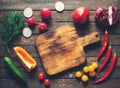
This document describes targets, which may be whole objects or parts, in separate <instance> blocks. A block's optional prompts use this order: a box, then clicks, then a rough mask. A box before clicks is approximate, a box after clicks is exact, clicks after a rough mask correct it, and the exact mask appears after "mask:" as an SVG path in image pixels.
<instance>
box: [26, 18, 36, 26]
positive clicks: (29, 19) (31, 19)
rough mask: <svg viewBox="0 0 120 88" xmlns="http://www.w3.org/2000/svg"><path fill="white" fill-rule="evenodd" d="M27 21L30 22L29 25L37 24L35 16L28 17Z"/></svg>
mask: <svg viewBox="0 0 120 88" xmlns="http://www.w3.org/2000/svg"><path fill="white" fill-rule="evenodd" d="M27 23H28V24H29V25H35V24H36V21H35V19H34V18H32V17H31V18H28V19H27Z"/></svg>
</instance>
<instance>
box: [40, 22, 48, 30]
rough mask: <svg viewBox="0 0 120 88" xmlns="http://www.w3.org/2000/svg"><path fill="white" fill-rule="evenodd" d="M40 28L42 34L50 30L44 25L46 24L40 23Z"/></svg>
mask: <svg viewBox="0 0 120 88" xmlns="http://www.w3.org/2000/svg"><path fill="white" fill-rule="evenodd" d="M38 28H39V29H40V31H41V32H45V31H47V30H48V29H47V28H48V27H47V24H46V23H44V22H41V23H39V24H38Z"/></svg>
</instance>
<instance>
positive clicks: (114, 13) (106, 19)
mask: <svg viewBox="0 0 120 88" xmlns="http://www.w3.org/2000/svg"><path fill="white" fill-rule="evenodd" d="M118 20H119V11H118V8H117V7H115V6H109V9H108V12H107V10H105V9H103V8H98V9H97V10H96V12H95V21H96V23H97V24H98V25H99V26H112V25H114V24H116V23H117V22H118Z"/></svg>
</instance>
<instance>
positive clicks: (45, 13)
mask: <svg viewBox="0 0 120 88" xmlns="http://www.w3.org/2000/svg"><path fill="white" fill-rule="evenodd" d="M40 15H41V17H42V18H43V19H50V18H51V10H50V9H49V8H42V9H41V11H40Z"/></svg>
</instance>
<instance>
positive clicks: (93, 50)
mask: <svg viewBox="0 0 120 88" xmlns="http://www.w3.org/2000/svg"><path fill="white" fill-rule="evenodd" d="M56 1H57V0H0V26H1V24H2V20H3V16H4V15H5V14H6V13H8V12H9V11H12V10H16V11H21V12H22V11H23V10H24V8H26V7H31V8H32V9H33V11H34V13H33V17H34V18H35V20H37V22H41V21H42V19H41V17H40V16H39V10H40V9H41V8H43V7H48V8H50V9H51V10H52V20H51V22H50V24H49V26H48V29H49V30H54V29H56V28H57V27H59V26H63V25H66V24H71V25H74V24H73V20H72V18H71V14H72V12H73V10H74V9H75V8H76V7H79V6H87V7H88V8H89V9H90V18H89V22H88V24H86V25H84V26H79V27H78V28H77V29H78V31H79V33H80V35H83V34H87V33H89V32H92V31H98V32H99V33H100V35H101V43H100V44H98V46H89V47H86V48H85V54H86V57H87V59H86V62H87V63H85V64H89V63H91V62H93V61H96V59H97V54H98V52H99V50H100V48H101V46H100V45H102V42H103V34H104V32H103V30H102V29H101V28H99V27H97V26H96V24H95V20H94V13H95V11H96V9H97V8H98V7H102V8H105V9H107V8H108V6H110V5H115V6H117V7H118V9H119V10H120V0H61V1H63V3H64V4H65V10H64V11H63V12H62V13H58V12H57V11H56V10H55V8H54V4H55V2H56ZM25 26H28V25H27V24H26V23H25ZM0 30H1V29H0ZM108 32H109V40H110V41H111V43H112V48H113V50H114V51H116V52H117V56H118V60H117V63H116V66H115V68H114V70H113V72H112V74H111V75H110V76H109V78H107V80H105V81H104V82H102V83H100V84H97V85H93V84H92V82H93V81H94V79H92V78H90V79H89V82H87V83H82V81H81V80H77V79H76V78H75V76H74V73H75V71H77V70H82V69H81V66H78V67H76V68H74V69H71V70H68V71H65V72H62V73H60V74H58V75H55V76H49V75H47V74H45V77H46V78H49V79H50V81H51V84H50V88H101V87H102V88H120V84H119V82H120V74H119V72H120V60H119V59H120V42H119V40H120V23H118V25H116V26H115V27H112V28H109V30H108ZM38 35H40V32H39V30H38V28H37V27H35V28H34V29H33V35H32V36H31V37H30V38H25V37H23V36H22V35H21V36H20V38H19V39H18V40H16V41H15V42H14V43H12V46H11V52H10V53H7V51H6V50H5V47H4V45H3V42H2V40H1V39H0V88H45V86H44V85H43V83H41V82H40V81H39V80H38V78H37V76H38V74H39V73H40V72H45V70H44V68H43V65H42V63H41V61H40V57H39V55H38V52H37V49H36V46H35V44H34V40H35V38H36V37H37V36H38ZM16 45H18V46H22V47H24V48H25V49H26V50H27V51H28V52H29V53H30V54H31V55H32V56H33V57H34V58H35V60H36V61H37V68H36V69H35V70H33V71H32V72H30V73H28V72H27V71H26V70H25V69H24V68H23V66H22V65H21V64H20V63H19V61H18V60H17V59H16V57H15V55H14V53H13V47H15V46H16ZM4 56H9V57H11V58H12V60H13V61H14V63H15V64H16V65H17V67H18V68H19V69H20V71H21V72H22V73H23V74H24V75H25V77H26V78H27V85H25V84H22V83H21V82H20V81H19V80H16V79H15V77H14V75H13V74H10V72H8V71H7V69H6V67H5V64H4V61H3V58H4ZM104 57H105V55H104V56H103V58H104ZM103 58H102V59H103ZM101 62H102V60H101V61H100V62H99V65H100V64H101ZM85 64H84V65H85ZM108 67H109V66H106V67H105V69H104V70H103V71H102V72H101V73H100V74H99V75H97V77H96V78H100V77H101V76H102V75H103V74H104V73H105V71H106V70H107V69H108Z"/></svg>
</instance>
